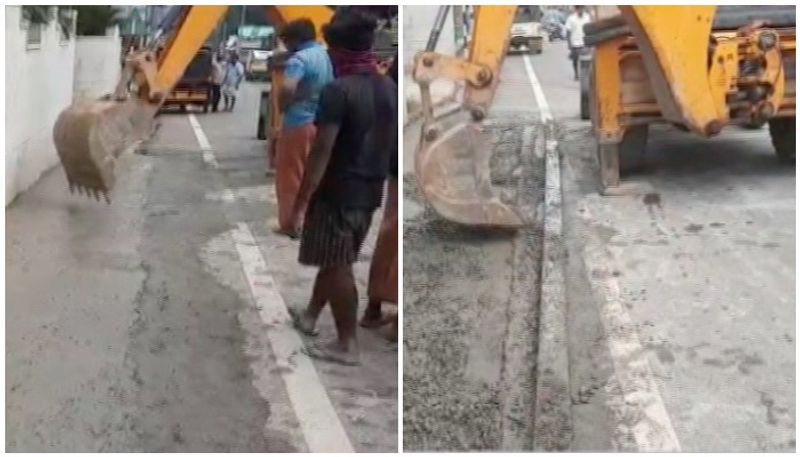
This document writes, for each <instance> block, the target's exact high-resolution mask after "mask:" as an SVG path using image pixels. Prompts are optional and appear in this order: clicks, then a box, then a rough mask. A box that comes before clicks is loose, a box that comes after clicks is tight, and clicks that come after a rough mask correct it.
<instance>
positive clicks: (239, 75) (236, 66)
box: [222, 51, 244, 111]
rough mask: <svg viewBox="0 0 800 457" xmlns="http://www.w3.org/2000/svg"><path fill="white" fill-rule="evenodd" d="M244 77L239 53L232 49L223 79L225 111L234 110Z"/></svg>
mask: <svg viewBox="0 0 800 457" xmlns="http://www.w3.org/2000/svg"><path fill="white" fill-rule="evenodd" d="M242 79H244V67H243V66H242V63H241V62H239V54H237V53H236V51H231V53H230V55H229V56H228V63H227V64H226V65H225V75H224V76H223V79H222V96H223V97H225V111H233V107H234V106H235V105H236V95H237V93H238V92H239V84H241V83H242Z"/></svg>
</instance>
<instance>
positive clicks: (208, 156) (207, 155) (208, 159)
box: [189, 113, 219, 168]
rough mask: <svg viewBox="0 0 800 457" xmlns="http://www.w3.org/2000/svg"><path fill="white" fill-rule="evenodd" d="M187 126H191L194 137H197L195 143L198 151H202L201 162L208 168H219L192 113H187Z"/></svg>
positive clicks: (206, 139) (209, 145) (209, 144)
mask: <svg viewBox="0 0 800 457" xmlns="http://www.w3.org/2000/svg"><path fill="white" fill-rule="evenodd" d="M189 124H191V126H192V130H194V135H195V136H196V137H197V143H198V144H199V145H200V149H202V150H203V162H205V163H206V165H207V166H209V167H210V168H219V163H218V162H217V158H216V157H215V156H214V151H213V149H212V148H211V143H209V142H208V138H207V137H206V134H205V132H203V129H202V128H200V122H198V121H197V118H196V117H195V115H194V114H192V113H189Z"/></svg>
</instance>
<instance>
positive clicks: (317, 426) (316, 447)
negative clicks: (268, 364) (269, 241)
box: [189, 114, 355, 452]
mask: <svg viewBox="0 0 800 457" xmlns="http://www.w3.org/2000/svg"><path fill="white" fill-rule="evenodd" d="M189 122H190V123H191V125H192V130H194V133H195V136H196V137H197V142H198V143H199V144H200V147H202V148H203V151H204V152H205V151H208V153H209V155H210V156H211V158H212V159H213V162H216V158H215V157H214V150H213V149H212V148H211V145H210V144H209V143H208V139H207V138H206V136H205V133H203V129H202V128H201V127H200V123H199V122H197V119H196V118H195V117H194V116H193V115H192V114H189ZM207 163H208V161H207ZM224 192H225V193H226V195H228V196H229V198H231V199H233V194H232V192H231V191H230V189H227V188H226V189H225V191H224ZM236 225H237V228H236V229H235V230H234V231H233V241H234V244H235V245H236V251H237V252H238V253H239V260H240V262H241V264H242V270H243V271H244V274H245V277H246V279H247V285H248V288H249V290H250V293H251V295H252V297H253V301H254V302H255V306H256V308H257V309H258V310H259V311H258V312H259V316H261V320H262V321H263V322H264V325H265V327H266V328H267V338H268V339H269V342H270V346H271V347H272V352H273V354H274V355H275V360H276V363H277V365H278V368H279V371H280V373H281V377H282V378H283V382H284V384H285V385H286V391H287V393H288V395H289V400H290V401H291V403H292V409H293V410H294V412H295V415H296V417H297V421H298V422H299V424H300V428H301V430H302V433H303V438H304V439H305V442H306V445H307V446H308V451H309V452H355V451H354V449H353V445H352V444H351V442H350V439H349V438H348V437H347V433H346V432H345V430H344V427H343V426H342V423H341V421H340V420H339V416H338V415H337V414H336V410H335V409H334V407H333V404H332V403H331V400H330V398H329V397H328V393H327V391H326V390H325V387H324V386H323V385H322V382H321V381H320V379H319V375H318V374H317V371H316V368H314V364H313V363H312V361H311V359H310V358H309V357H308V355H306V354H305V353H304V352H303V341H302V339H301V338H300V336H299V335H298V334H297V332H296V331H295V329H294V328H293V327H292V324H291V318H290V316H289V312H288V310H287V308H286V303H285V302H284V301H283V297H282V296H281V294H280V292H279V291H278V287H277V284H275V280H274V279H273V278H272V275H270V274H268V273H266V272H267V271H268V269H267V263H266V261H265V260H264V257H263V256H262V255H261V250H260V249H259V248H258V244H256V241H255V238H254V237H253V234H252V233H251V232H250V229H249V228H248V226H247V224H246V223H244V222H238V223H237V224H236Z"/></svg>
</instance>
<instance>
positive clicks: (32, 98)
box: [4, 6, 75, 205]
mask: <svg viewBox="0 0 800 457" xmlns="http://www.w3.org/2000/svg"><path fill="white" fill-rule="evenodd" d="M5 8H6V30H5V38H6V43H5V51H6V67H5V76H6V82H5V91H6V107H5V109H6V126H5V127H6V137H5V140H4V141H5V156H6V157H5V160H6V205H8V204H9V202H11V201H12V200H13V199H14V197H15V196H16V195H17V194H18V193H20V192H22V191H24V190H25V189H27V188H28V187H30V186H31V185H32V184H33V183H34V182H36V180H37V179H39V177H40V176H41V175H42V173H44V172H45V171H46V170H48V169H49V168H51V167H53V166H54V165H56V164H57V163H58V157H57V155H56V150H55V146H54V145H53V137H52V132H53V124H54V123H55V120H56V117H57V116H58V114H59V112H61V110H62V109H64V107H65V106H67V105H69V104H70V102H71V101H72V89H73V71H72V69H73V66H74V60H75V39H74V38H71V39H69V40H66V41H62V40H61V37H60V34H59V32H58V30H57V28H56V25H55V21H53V22H51V24H49V25H48V26H45V27H43V30H42V40H41V44H40V45H38V46H35V47H34V46H27V45H26V30H25V29H24V28H23V26H22V20H21V14H22V9H21V7H20V6H6V7H5Z"/></svg>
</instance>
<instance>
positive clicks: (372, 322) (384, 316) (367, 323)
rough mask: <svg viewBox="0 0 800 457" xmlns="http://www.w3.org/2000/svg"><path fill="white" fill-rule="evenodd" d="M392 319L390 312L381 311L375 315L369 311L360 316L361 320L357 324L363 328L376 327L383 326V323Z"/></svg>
mask: <svg viewBox="0 0 800 457" xmlns="http://www.w3.org/2000/svg"><path fill="white" fill-rule="evenodd" d="M392 319H393V315H392V314H391V313H384V312H381V313H380V314H378V315H377V316H376V315H375V314H373V313H370V312H369V311H367V312H365V313H364V316H363V317H361V320H360V321H359V322H358V325H360V326H362V327H364V328H378V327H383V326H384V325H386V324H388V323H389V322H391V321H392Z"/></svg>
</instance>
